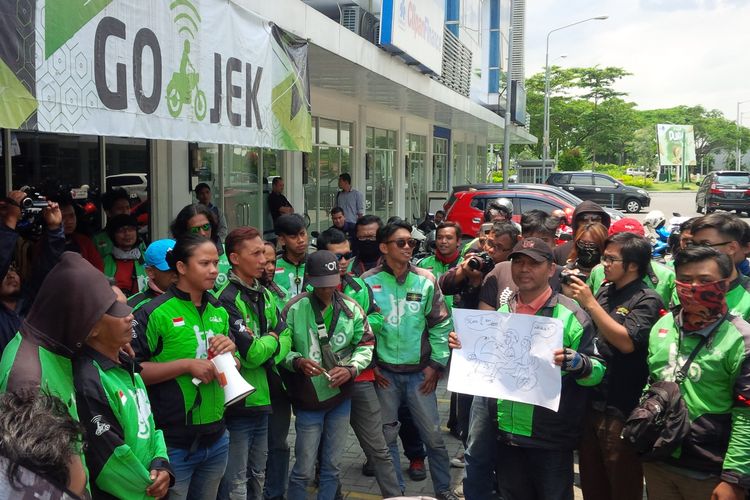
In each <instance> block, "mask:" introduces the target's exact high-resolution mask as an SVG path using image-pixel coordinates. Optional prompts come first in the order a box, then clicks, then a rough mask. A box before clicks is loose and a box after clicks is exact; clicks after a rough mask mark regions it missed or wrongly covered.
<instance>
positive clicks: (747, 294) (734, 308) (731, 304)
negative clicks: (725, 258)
mask: <svg viewBox="0 0 750 500" xmlns="http://www.w3.org/2000/svg"><path fill="white" fill-rule="evenodd" d="M738 274H739V273H738ZM726 299H727V306H728V308H729V313H730V314H733V315H734V316H739V317H740V318H742V319H744V320H745V321H750V278H749V277H747V276H744V275H742V274H740V275H739V276H737V279H736V280H734V281H732V282H731V283H730V284H729V291H728V292H727V295H726Z"/></svg>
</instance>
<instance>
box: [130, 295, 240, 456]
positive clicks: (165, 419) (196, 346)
mask: <svg viewBox="0 0 750 500" xmlns="http://www.w3.org/2000/svg"><path fill="white" fill-rule="evenodd" d="M228 334H229V315H228V314H227V311H226V309H224V308H223V307H222V306H221V304H220V303H219V301H218V300H217V299H216V298H215V297H214V296H213V295H211V294H210V293H208V292H205V293H204V294H203V300H202V303H201V306H200V308H196V307H195V305H193V302H192V301H191V300H190V295H189V294H188V293H185V292H183V291H181V290H179V289H178V288H177V287H176V286H172V287H170V288H169V290H167V291H166V292H164V293H163V294H161V295H160V296H158V297H157V298H155V299H153V300H152V301H151V302H149V303H148V304H146V305H144V306H142V307H141V308H140V309H138V310H137V311H136V312H135V321H134V338H133V342H132V345H133V349H134V350H135V353H136V361H138V362H139V363H143V362H146V361H148V362H154V363H166V362H169V361H175V360H179V359H207V358H208V341H209V339H210V338H211V337H213V336H214V335H228ZM192 379H193V377H192V376H191V375H190V374H189V373H183V374H182V375H180V376H178V377H177V378H174V379H172V380H167V381H165V382H161V383H158V384H153V385H150V386H148V394H149V398H150V399H151V404H152V408H153V411H154V420H155V421H156V425H157V427H158V428H160V429H162V430H163V431H164V438H165V440H166V442H167V446H169V447H170V448H183V449H192V448H194V447H195V446H198V447H202V448H204V447H208V446H210V445H211V444H213V443H214V442H215V441H216V440H218V439H219V438H220V437H221V436H222V435H223V433H224V430H225V427H224V418H223V417H224V391H223V389H222V388H221V386H220V385H219V383H218V382H217V381H216V380H214V381H212V382H210V383H208V384H198V385H197V386H196V385H195V384H193V381H192Z"/></svg>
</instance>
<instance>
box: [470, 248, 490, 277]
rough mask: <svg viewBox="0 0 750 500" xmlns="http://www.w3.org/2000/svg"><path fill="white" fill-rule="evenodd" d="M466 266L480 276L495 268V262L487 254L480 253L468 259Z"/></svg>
mask: <svg viewBox="0 0 750 500" xmlns="http://www.w3.org/2000/svg"><path fill="white" fill-rule="evenodd" d="M468 266H469V267H470V268H472V269H473V270H475V271H480V272H481V273H482V274H487V273H489V272H490V271H492V270H493V269H494V268H495V261H494V260H492V257H490V255H489V254H488V253H487V252H481V253H478V254H476V255H474V256H472V257H471V258H470V259H469V264H468Z"/></svg>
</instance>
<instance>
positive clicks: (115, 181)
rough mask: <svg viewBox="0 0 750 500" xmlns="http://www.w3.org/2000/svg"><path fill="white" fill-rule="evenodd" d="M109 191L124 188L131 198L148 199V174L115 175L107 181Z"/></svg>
mask: <svg viewBox="0 0 750 500" xmlns="http://www.w3.org/2000/svg"><path fill="white" fill-rule="evenodd" d="M106 181H107V182H106V187H107V191H111V190H113V189H117V188H123V189H124V190H125V191H127V192H128V194H129V195H130V197H131V198H135V197H137V198H139V199H140V200H141V201H143V200H145V199H146V198H148V174H115V175H108V176H107V179H106Z"/></svg>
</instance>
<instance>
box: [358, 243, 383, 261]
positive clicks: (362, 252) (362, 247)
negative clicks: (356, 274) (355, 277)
mask: <svg viewBox="0 0 750 500" xmlns="http://www.w3.org/2000/svg"><path fill="white" fill-rule="evenodd" d="M357 256H358V257H359V258H360V259H361V260H363V261H365V262H373V261H376V260H378V258H379V257H380V247H379V245H378V242H377V241H370V240H357Z"/></svg>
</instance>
